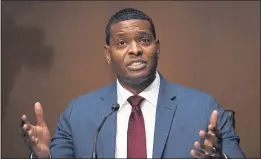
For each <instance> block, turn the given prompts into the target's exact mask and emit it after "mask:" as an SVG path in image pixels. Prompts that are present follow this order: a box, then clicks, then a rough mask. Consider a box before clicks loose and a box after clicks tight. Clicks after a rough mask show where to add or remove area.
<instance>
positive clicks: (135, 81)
mask: <svg viewBox="0 0 261 159" xmlns="http://www.w3.org/2000/svg"><path fill="white" fill-rule="evenodd" d="M154 62H155V63H154V65H153V66H152V68H151V70H150V71H149V74H148V75H147V76H145V77H139V78H131V77H126V76H123V75H121V74H120V73H116V76H117V78H118V80H119V81H120V82H122V83H124V84H125V85H128V86H129V87H132V88H142V87H147V86H149V85H150V84H151V83H152V82H153V81H154V79H155V78H156V69H157V65H158V62H157V60H155V61H154Z"/></svg>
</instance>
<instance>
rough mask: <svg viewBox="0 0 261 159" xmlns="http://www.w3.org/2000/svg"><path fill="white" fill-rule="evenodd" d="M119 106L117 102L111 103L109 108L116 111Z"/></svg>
mask: <svg viewBox="0 0 261 159" xmlns="http://www.w3.org/2000/svg"><path fill="white" fill-rule="evenodd" d="M119 108H120V105H119V104H118V103H117V104H113V105H112V108H111V109H112V110H113V111H117V110H119Z"/></svg>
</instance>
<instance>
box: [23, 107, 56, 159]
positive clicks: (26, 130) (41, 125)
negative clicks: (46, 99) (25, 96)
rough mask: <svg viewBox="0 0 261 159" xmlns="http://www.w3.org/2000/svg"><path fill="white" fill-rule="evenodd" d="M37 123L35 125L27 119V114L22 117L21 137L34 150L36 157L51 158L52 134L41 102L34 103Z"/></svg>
mask: <svg viewBox="0 0 261 159" xmlns="http://www.w3.org/2000/svg"><path fill="white" fill-rule="evenodd" d="M34 110H35V115H36V120H37V124H36V125H35V126H34V125H32V124H30V123H29V122H28V120H27V116H26V115H22V118H21V126H20V129H21V137H22V138H23V139H24V142H25V144H26V145H27V147H28V148H29V149H30V150H31V151H32V152H33V154H34V156H35V157H36V158H50V152H49V145H50V141H51V136H50V132H49V129H48V127H47V125H46V123H45V121H44V116H43V109H42V106H41V104H40V103H38V102H37V103H35V105H34Z"/></svg>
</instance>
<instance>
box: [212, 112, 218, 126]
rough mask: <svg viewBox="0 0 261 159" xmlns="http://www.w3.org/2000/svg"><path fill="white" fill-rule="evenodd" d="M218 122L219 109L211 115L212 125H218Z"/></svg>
mask: <svg viewBox="0 0 261 159" xmlns="http://www.w3.org/2000/svg"><path fill="white" fill-rule="evenodd" d="M217 122H218V111H217V110H214V111H213V112H212V114H211V117H210V125H212V126H213V127H217V124H218V123H217Z"/></svg>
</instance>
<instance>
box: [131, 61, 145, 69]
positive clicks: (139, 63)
mask: <svg viewBox="0 0 261 159" xmlns="http://www.w3.org/2000/svg"><path fill="white" fill-rule="evenodd" d="M146 65H147V63H146V61H144V60H133V61H131V62H129V63H128V65H127V68H128V69H129V70H131V71H138V70H141V69H144V68H145V67H146Z"/></svg>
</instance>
